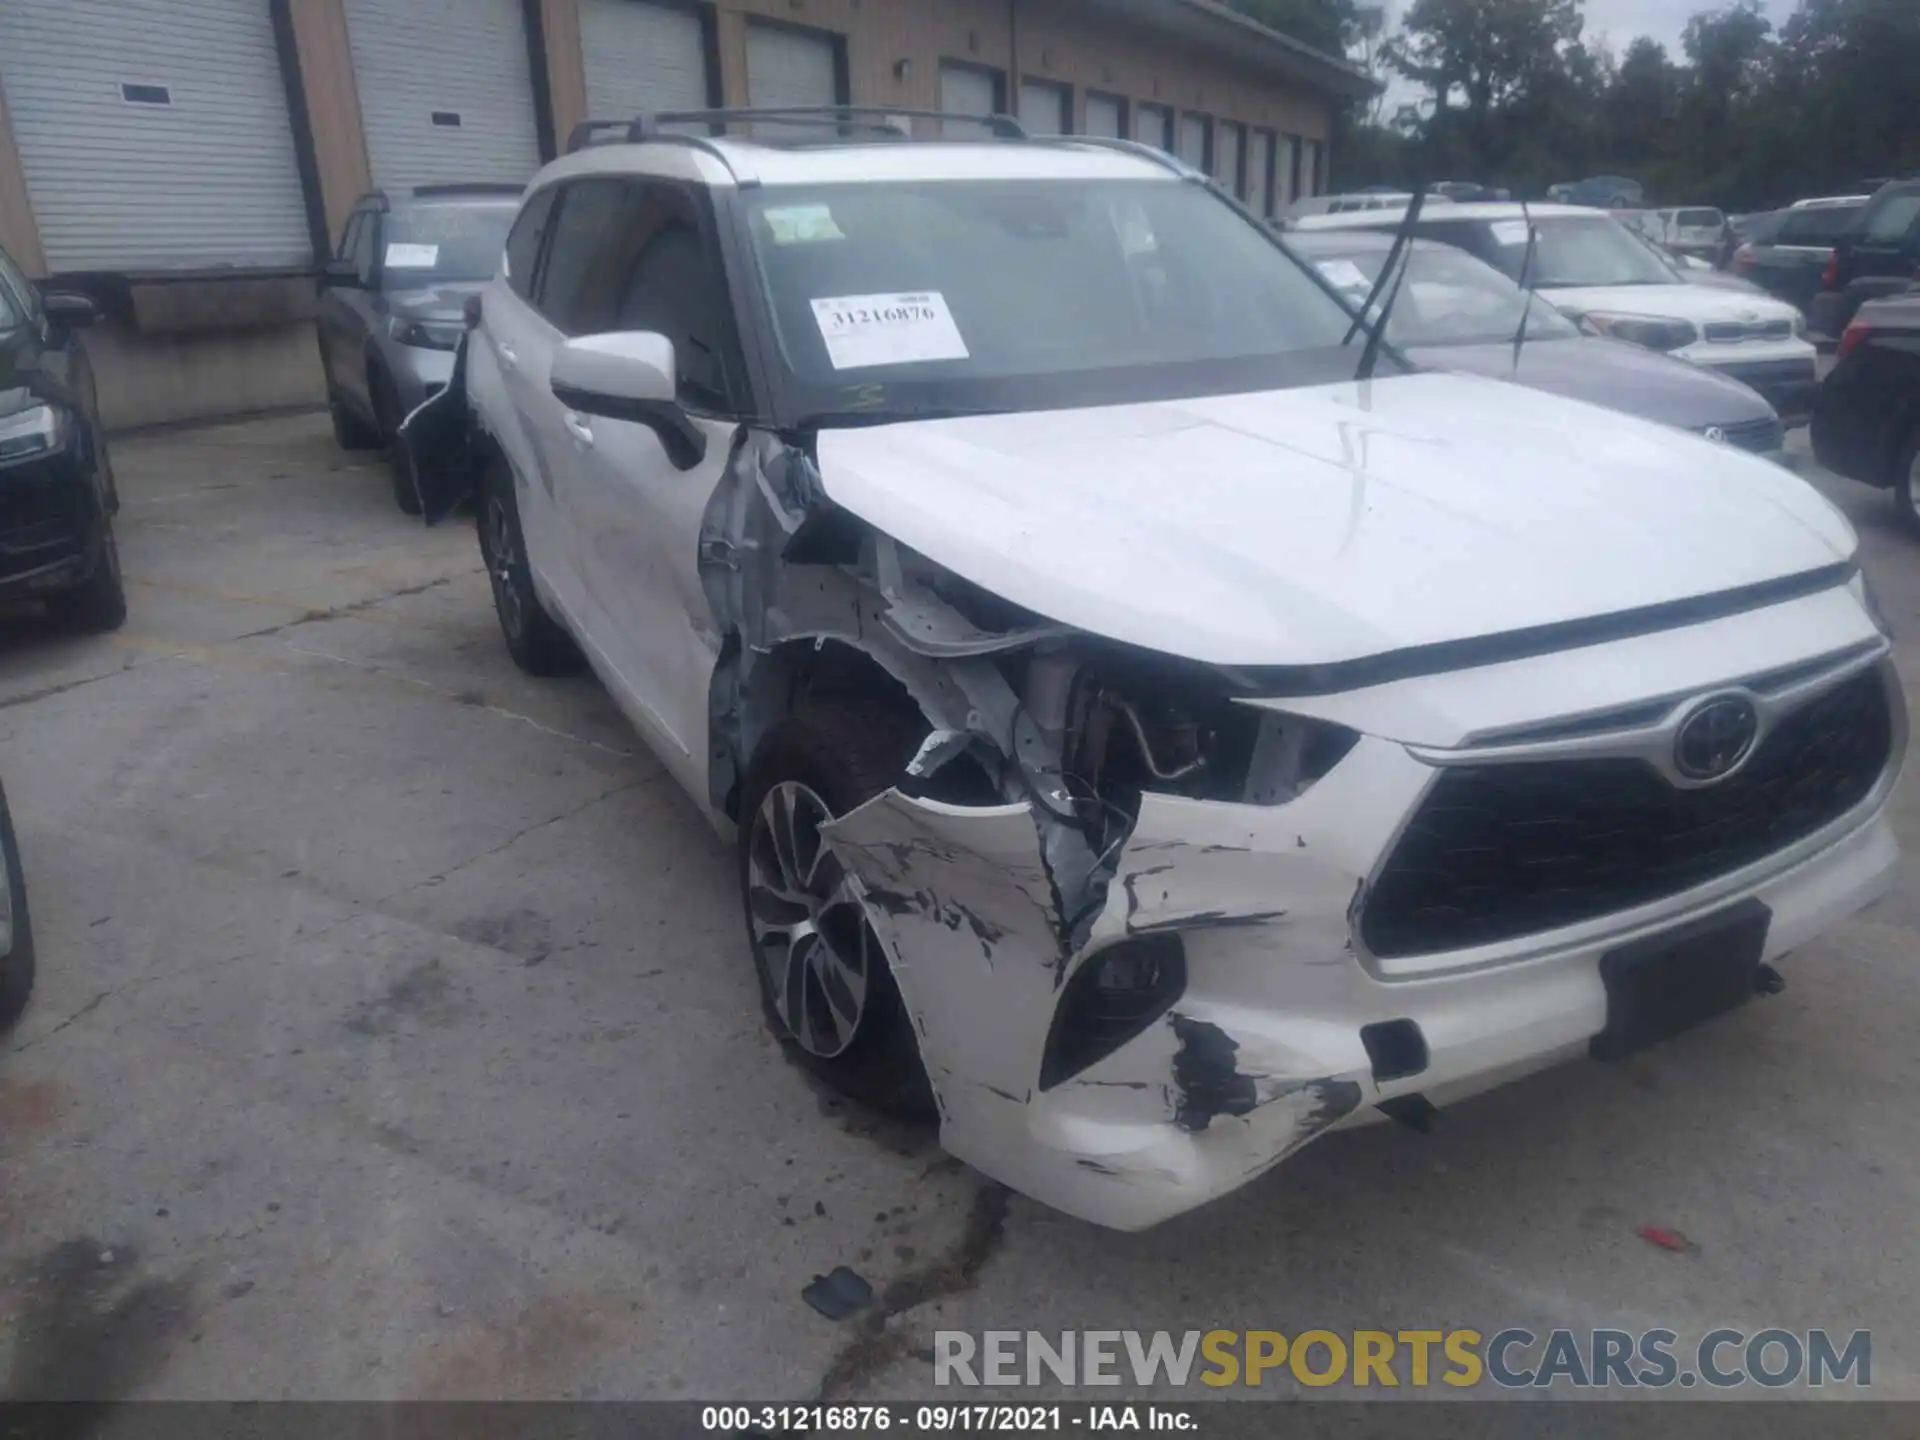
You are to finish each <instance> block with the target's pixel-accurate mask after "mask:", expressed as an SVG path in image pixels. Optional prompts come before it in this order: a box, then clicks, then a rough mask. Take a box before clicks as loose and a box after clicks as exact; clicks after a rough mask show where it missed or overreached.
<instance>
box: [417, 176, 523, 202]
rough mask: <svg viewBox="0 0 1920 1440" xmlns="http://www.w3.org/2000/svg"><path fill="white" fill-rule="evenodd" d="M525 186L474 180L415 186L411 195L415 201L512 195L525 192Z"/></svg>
mask: <svg viewBox="0 0 1920 1440" xmlns="http://www.w3.org/2000/svg"><path fill="white" fill-rule="evenodd" d="M526 188H527V187H526V186H524V185H516V184H514V183H513V182H511V181H508V180H474V181H468V182H456V183H453V184H445V185H416V186H414V187H413V195H414V198H415V199H416V200H427V199H431V198H432V197H434V196H436V195H513V196H519V195H522V194H524V193H525V192H526Z"/></svg>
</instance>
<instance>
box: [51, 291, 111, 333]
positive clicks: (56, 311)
mask: <svg viewBox="0 0 1920 1440" xmlns="http://www.w3.org/2000/svg"><path fill="white" fill-rule="evenodd" d="M40 303H41V304H42V305H43V306H44V307H45V309H46V312H47V323H48V324H49V325H51V326H53V328H54V329H56V330H85V329H86V328H87V327H88V326H89V325H92V324H94V323H95V322H97V321H98V320H99V319H100V307H99V306H98V305H96V304H94V303H93V301H92V299H90V298H89V297H88V296H85V295H75V294H73V293H72V292H70V291H66V290H53V291H49V292H48V293H47V294H46V295H44V296H42V297H41V302H40Z"/></svg>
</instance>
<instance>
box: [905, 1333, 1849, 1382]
mask: <svg viewBox="0 0 1920 1440" xmlns="http://www.w3.org/2000/svg"><path fill="white" fill-rule="evenodd" d="M1268 1376H1272V1377H1273V1378H1274V1379H1276V1380H1281V1379H1283V1378H1287V1377H1290V1378H1291V1379H1293V1380H1295V1381H1297V1382H1298V1383H1300V1384H1302V1385H1308V1386H1315V1387H1322V1386H1329V1385H1342V1384H1344V1385H1348V1386H1352V1387H1355V1388H1361V1389H1369V1388H1386V1387H1394V1388H1398V1387H1400V1386H1406V1387H1409V1388H1413V1389H1419V1388H1421V1387H1425V1386H1431V1385H1447V1386H1453V1387H1456V1388H1467V1387H1470V1386H1474V1385H1480V1384H1483V1383H1487V1384H1492V1385H1495V1386H1498V1387H1500V1388H1502V1389H1508V1390H1514V1389H1526V1388H1531V1389H1549V1388H1552V1387H1556V1386H1566V1387H1570V1388H1573V1389H1579V1390H1586V1389H1628V1390H1633V1389H1665V1388H1668V1387H1670V1386H1678V1387H1680V1388H1682V1389H1691V1388H1695V1387H1698V1386H1706V1387H1708V1388H1710V1389H1718V1390H1724V1389H1731V1388H1733V1387H1736V1386H1742V1385H1759V1386H1763V1387H1766V1388H1769V1389H1778V1388H1781V1387H1783V1386H1790V1385H1805V1386H1808V1387H1810V1388H1813V1389H1820V1388H1823V1387H1825V1386H1828V1385H1852V1386H1856V1387H1858V1388H1861V1389H1865V1388H1867V1387H1868V1386H1870V1385H1871V1384H1872V1383H1873V1335H1872V1332H1871V1331H1867V1330H1854V1331H1850V1332H1847V1333H1846V1334H1845V1336H1844V1338H1841V1334H1840V1332H1838V1331H1827V1330H1806V1331H1796V1330H1785V1329H1778V1328H1773V1329H1766V1330H1756V1331H1752V1332H1748V1331H1744V1330H1730V1329H1723V1330H1709V1331H1707V1332H1706V1333H1705V1334H1704V1335H1702V1336H1700V1337H1699V1339H1698V1340H1696V1341H1692V1342H1690V1343H1683V1342H1682V1341H1681V1338H1680V1336H1679V1335H1678V1334H1677V1333H1676V1332H1674V1331H1672V1330H1646V1331H1642V1332H1640V1333H1639V1334H1634V1333H1632V1332H1631V1331H1627V1330H1552V1331H1549V1332H1547V1333H1546V1334H1545V1335H1544V1336H1542V1335H1536V1334H1535V1333H1534V1332H1533V1331H1531V1330H1523V1329H1518V1328H1514V1329H1507V1330H1499V1331H1495V1332H1494V1333H1493V1334H1492V1335H1491V1336H1487V1335H1483V1334H1482V1332H1480V1331H1478V1330H1464V1329H1459V1330H1353V1331H1333V1330H1302V1331H1299V1332H1297V1333H1295V1334H1293V1335H1287V1334H1284V1333H1282V1332H1281V1331H1278V1330H1208V1331H1205V1332H1204V1333H1203V1332H1201V1331H1199V1330H1187V1331H1182V1332H1174V1331H1169V1330H1062V1331H1057V1332H1054V1333H1052V1334H1047V1333H1043V1332H1041V1331H1038V1330H985V1331H981V1332H979V1333H978V1334H976V1333H974V1332H972V1331H966V1330H938V1331H935V1332H934V1337H933V1383H934V1384H935V1385H959V1386H1014V1385H1068V1386H1083V1385H1102V1386H1104V1385H1125V1384H1129V1383H1131V1384H1132V1385H1134V1386H1136V1387H1138V1388H1140V1389H1147V1388H1149V1387H1151V1386H1154V1385H1172V1386H1175V1387H1185V1386H1189V1385H1194V1384H1199V1385H1207V1386H1213V1387H1215V1388H1221V1387H1226V1386H1258V1385H1260V1384H1261V1383H1263V1381H1265V1380H1266V1378H1267V1377H1268Z"/></svg>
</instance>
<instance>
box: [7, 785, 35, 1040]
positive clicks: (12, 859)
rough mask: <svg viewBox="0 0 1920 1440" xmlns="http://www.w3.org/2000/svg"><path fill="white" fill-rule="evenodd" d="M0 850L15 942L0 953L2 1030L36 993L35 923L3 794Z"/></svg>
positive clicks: (9, 919) (10, 818) (9, 926)
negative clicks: (34, 965) (29, 913)
mask: <svg viewBox="0 0 1920 1440" xmlns="http://www.w3.org/2000/svg"><path fill="white" fill-rule="evenodd" d="M0 850H4V852H5V855H6V877H5V880H6V899H7V917H6V918H7V921H8V924H7V925H6V926H5V927H4V928H6V929H9V930H11V932H12V943H11V944H10V945H9V946H8V947H7V948H6V949H5V951H4V953H0V1030H4V1029H5V1028H6V1027H7V1026H9V1025H11V1024H13V1022H14V1021H15V1020H17V1019H19V1018H20V1012H21V1011H22V1010H24V1009H26V1008H27V997H28V996H29V995H30V994H31V993H32V992H33V922H32V921H31V920H30V919H29V918H28V916H27V882H26V876H25V872H24V871H23V870H22V869H21V866H20V845H19V842H18V841H16V840H15V839H14V835H13V816H12V814H11V813H10V812H9V811H8V809H7V802H6V796H5V795H4V794H0Z"/></svg>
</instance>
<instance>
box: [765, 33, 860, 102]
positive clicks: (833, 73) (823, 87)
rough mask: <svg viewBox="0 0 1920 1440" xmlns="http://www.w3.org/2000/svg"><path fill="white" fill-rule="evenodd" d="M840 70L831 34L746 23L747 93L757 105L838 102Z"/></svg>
mask: <svg viewBox="0 0 1920 1440" xmlns="http://www.w3.org/2000/svg"><path fill="white" fill-rule="evenodd" d="M839 70H840V67H839V64H838V62H837V60H836V58H835V55H834V47H833V40H832V39H831V37H829V36H825V35H813V34H808V33H807V32H806V31H804V30H789V29H786V28H785V27H783V26H779V25H755V24H752V23H751V22H749V24H748V25H747V96H748V99H749V102H750V103H752V104H754V105H760V106H766V105H779V106H811V105H838V104H839V103H840V78H839Z"/></svg>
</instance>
